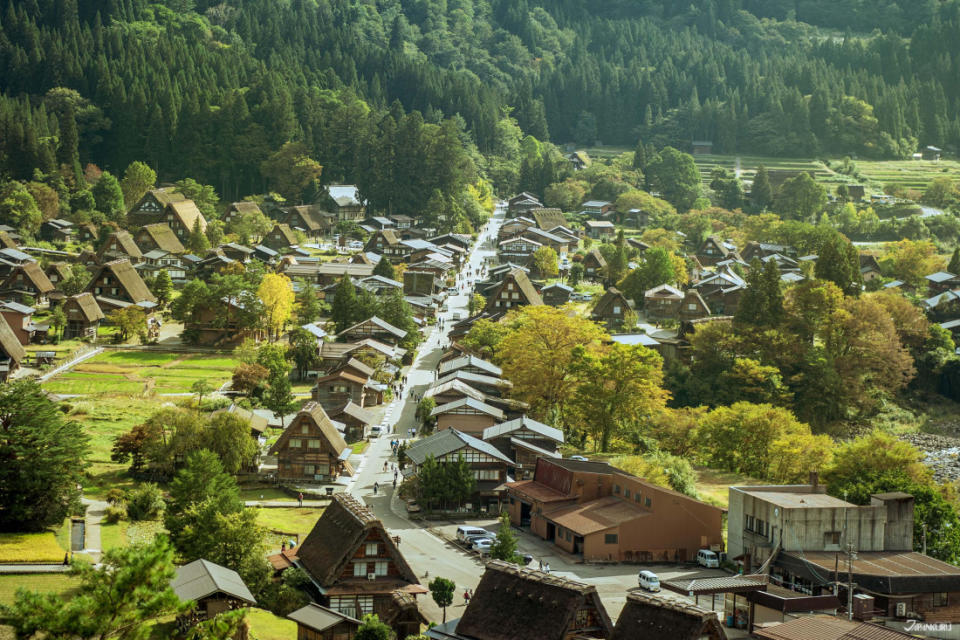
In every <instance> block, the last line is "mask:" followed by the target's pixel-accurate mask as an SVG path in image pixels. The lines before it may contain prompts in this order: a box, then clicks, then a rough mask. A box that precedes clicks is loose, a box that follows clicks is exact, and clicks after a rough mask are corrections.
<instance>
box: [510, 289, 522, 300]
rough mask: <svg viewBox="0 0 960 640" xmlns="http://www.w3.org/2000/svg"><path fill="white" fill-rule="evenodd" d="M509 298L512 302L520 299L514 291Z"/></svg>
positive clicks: (518, 294)
mask: <svg viewBox="0 0 960 640" xmlns="http://www.w3.org/2000/svg"><path fill="white" fill-rule="evenodd" d="M510 297H511V298H513V299H514V300H519V299H520V293H519V292H517V291H514V292H513V295H511V296H510Z"/></svg>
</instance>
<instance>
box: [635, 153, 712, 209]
mask: <svg viewBox="0 0 960 640" xmlns="http://www.w3.org/2000/svg"><path fill="white" fill-rule="evenodd" d="M645 173H646V176H647V182H648V183H649V185H650V188H651V190H653V191H659V192H660V196H661V197H662V198H663V199H664V200H666V201H667V202H669V203H670V204H672V205H673V206H675V207H676V208H677V210H678V211H681V212H683V211H689V210H690V208H691V207H693V204H694V202H696V200H697V198H698V197H700V170H699V169H697V165H696V163H695V162H694V161H693V156H691V155H690V154H688V153H683V152H681V151H677V150H676V149H674V148H673V147H665V148H664V149H663V150H662V151H660V153H659V154H658V155H657V156H656V157H655V158H653V159H651V160H649V163H648V164H647V170H646V172H645Z"/></svg>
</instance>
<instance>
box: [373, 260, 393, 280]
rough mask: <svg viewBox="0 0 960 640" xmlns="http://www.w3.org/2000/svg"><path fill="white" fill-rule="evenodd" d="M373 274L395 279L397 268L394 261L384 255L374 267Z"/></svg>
mask: <svg viewBox="0 0 960 640" xmlns="http://www.w3.org/2000/svg"><path fill="white" fill-rule="evenodd" d="M373 275H375V276H382V277H384V278H390V279H391V280H394V279H395V278H396V270H395V269H394V268H393V263H392V262H390V261H389V260H387V258H386V257H382V258H380V262H378V263H377V266H375V267H374V268H373Z"/></svg>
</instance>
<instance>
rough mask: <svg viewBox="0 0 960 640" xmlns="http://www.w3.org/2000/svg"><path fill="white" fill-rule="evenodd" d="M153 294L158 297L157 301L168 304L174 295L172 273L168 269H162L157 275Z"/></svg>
mask: <svg viewBox="0 0 960 640" xmlns="http://www.w3.org/2000/svg"><path fill="white" fill-rule="evenodd" d="M151 291H152V292H153V295H155V296H156V297H157V302H159V303H160V304H161V305H166V304H167V303H168V302H170V299H171V298H172V297H173V280H171V279H170V273H169V272H168V271H167V270H166V269H161V270H160V271H159V272H158V273H157V277H156V278H154V280H153V289H152V290H151Z"/></svg>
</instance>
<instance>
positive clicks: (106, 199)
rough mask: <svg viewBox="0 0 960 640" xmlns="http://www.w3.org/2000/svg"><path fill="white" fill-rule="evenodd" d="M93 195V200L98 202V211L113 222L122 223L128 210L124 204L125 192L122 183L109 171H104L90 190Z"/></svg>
mask: <svg viewBox="0 0 960 640" xmlns="http://www.w3.org/2000/svg"><path fill="white" fill-rule="evenodd" d="M90 191H91V193H93V200H94V202H96V205H97V211H99V212H100V213H102V214H103V215H105V216H107V218H109V219H111V220H115V221H117V222H120V221H122V220H123V217H124V212H125V211H126V209H125V208H124V204H123V190H122V189H121V188H120V182H119V181H118V180H117V178H116V177H115V176H114V175H113V174H112V173H110V172H109V171H104V172H103V175H101V176H100V179H99V180H97V184H95V185H93V189H91V190H90Z"/></svg>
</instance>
